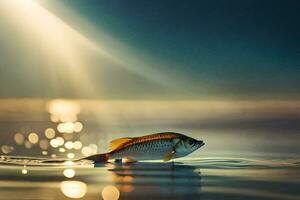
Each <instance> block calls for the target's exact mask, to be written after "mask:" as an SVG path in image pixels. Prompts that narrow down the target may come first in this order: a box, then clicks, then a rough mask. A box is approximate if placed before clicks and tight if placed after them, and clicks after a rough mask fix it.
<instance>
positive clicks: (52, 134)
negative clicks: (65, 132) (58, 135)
mask: <svg viewBox="0 0 300 200" xmlns="http://www.w3.org/2000/svg"><path fill="white" fill-rule="evenodd" d="M45 136H46V138H48V139H52V138H54V137H55V130H54V129H53V128H47V129H46V130H45Z"/></svg>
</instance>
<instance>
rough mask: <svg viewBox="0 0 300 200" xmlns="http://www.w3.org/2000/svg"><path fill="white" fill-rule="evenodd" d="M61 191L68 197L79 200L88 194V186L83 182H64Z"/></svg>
mask: <svg viewBox="0 0 300 200" xmlns="http://www.w3.org/2000/svg"><path fill="white" fill-rule="evenodd" d="M60 189H61V191H62V193H63V194H64V195H65V196H66V197H69V198H75V199H77V198H78V199H79V198H82V197H84V195H85V194H86V191H87V185H86V183H84V182H81V181H63V182H61V184H60Z"/></svg>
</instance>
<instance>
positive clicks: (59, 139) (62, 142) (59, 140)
mask: <svg viewBox="0 0 300 200" xmlns="http://www.w3.org/2000/svg"><path fill="white" fill-rule="evenodd" d="M55 139H56V140H57V141H58V146H62V145H64V143H65V140H64V138H62V137H56V138H55Z"/></svg>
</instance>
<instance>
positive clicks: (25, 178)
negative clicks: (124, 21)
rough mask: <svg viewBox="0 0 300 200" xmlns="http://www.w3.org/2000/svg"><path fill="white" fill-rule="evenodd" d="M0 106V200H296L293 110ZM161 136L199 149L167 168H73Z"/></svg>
mask: <svg viewBox="0 0 300 200" xmlns="http://www.w3.org/2000/svg"><path fill="white" fill-rule="evenodd" d="M0 101H1V102H0V111H1V112H0V133H1V134H0V139H1V143H0V146H1V151H2V153H3V154H5V155H2V156H0V199H3V197H5V200H7V199H15V200H22V199H70V198H71V199H72V198H74V199H75V198H81V199H97V200H99V199H107V200H112V199H121V200H123V199H124V200H126V199H201V200H208V199H221V200H240V199H243V200H244V199H255V200H270V199H271V200H275V199H278V200H285V199H288V200H289V199H290V200H296V199H299V195H300V191H299V188H300V161H299V155H300V134H299V130H300V127H299V123H298V121H297V123H294V124H293V123H290V121H291V122H294V121H293V120H290V118H292V117H295V116H298V113H299V108H300V106H299V105H300V104H297V106H296V107H295V106H294V104H291V103H288V104H285V103H280V104H273V103H271V104H269V103H263V104H262V105H260V106H258V107H257V106H255V105H256V104H252V103H251V104H249V103H242V102H240V103H239V104H238V105H236V104H233V103H220V102H219V103H213V102H212V103H211V102H209V103H203V102H202V103H201V102H142V103H139V102H122V101H120V102H108V101H107V102H103V101H71V100H49V101H48V100H46V101H42V100H28V101H25V103H23V101H22V102H20V101H12V102H11V101H4V100H0ZM3 101H4V103H3ZM5 102H6V103H5ZM20 104H21V106H20ZM286 106H287V108H289V109H286ZM294 107H295V108H294ZM27 108H28V109H27ZM26 109H27V110H26ZM239 111H240V112H239ZM244 113H247V114H244ZM276 113H277V114H276ZM224 116H226V117H224ZM274 116H284V117H285V119H286V120H288V122H287V121H284V119H283V120H277V118H276V117H275V118H276V119H274ZM297 119H298V118H297ZM253 120H256V121H253ZM274 120H275V121H274ZM276 120H277V121H276ZM278 121H280V123H278ZM233 122H234V123H233ZM283 122H284V123H283ZM261 123H262V124H261ZM166 130H168V131H170V130H172V131H176V132H182V133H185V134H187V135H189V136H191V137H194V138H197V139H202V140H204V141H205V143H206V145H205V147H204V148H203V149H201V150H199V151H196V152H194V153H193V154H191V155H189V156H188V157H186V158H182V159H178V160H175V162H174V163H162V162H140V163H131V164H122V163H106V164H99V165H97V166H94V165H93V163H92V162H90V161H86V160H81V161H75V160H76V159H77V158H81V157H83V156H88V155H91V154H94V153H96V152H105V151H107V146H108V144H109V141H110V140H112V139H115V138H119V137H128V136H130V137H135V136H139V135H143V134H147V133H155V132H161V131H166ZM12 155H15V156H12ZM21 155H22V156H21ZM24 156H32V157H24Z"/></svg>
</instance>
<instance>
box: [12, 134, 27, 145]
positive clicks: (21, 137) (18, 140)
mask: <svg viewBox="0 0 300 200" xmlns="http://www.w3.org/2000/svg"><path fill="white" fill-rule="evenodd" d="M14 140H15V142H16V143H17V144H19V145H22V144H23V143H24V140H25V137H24V135H23V134H21V133H16V134H15V136H14Z"/></svg>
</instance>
